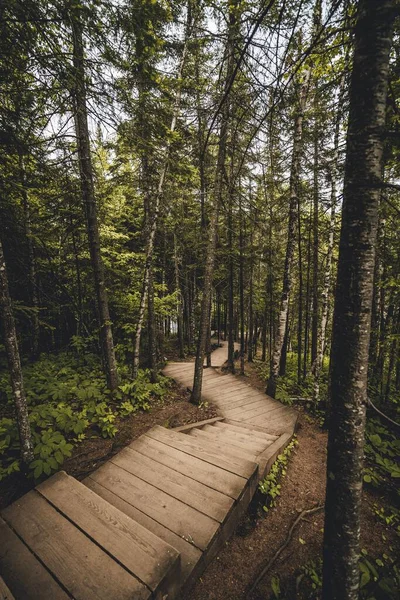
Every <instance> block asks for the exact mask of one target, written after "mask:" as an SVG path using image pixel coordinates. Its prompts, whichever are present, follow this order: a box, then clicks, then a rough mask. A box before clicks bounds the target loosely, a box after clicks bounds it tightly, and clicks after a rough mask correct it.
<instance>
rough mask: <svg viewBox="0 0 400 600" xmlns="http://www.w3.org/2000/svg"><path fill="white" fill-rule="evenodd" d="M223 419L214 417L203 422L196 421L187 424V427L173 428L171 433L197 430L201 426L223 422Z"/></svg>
mask: <svg viewBox="0 0 400 600" xmlns="http://www.w3.org/2000/svg"><path fill="white" fill-rule="evenodd" d="M223 420H224V417H214V418H213V419H206V420H205V421H197V422H196V423H188V424H187V425H181V426H180V427H173V428H172V431H177V432H179V431H190V430H191V429H197V428H198V427H202V426H203V425H209V424H210V423H216V422H217V421H223Z"/></svg>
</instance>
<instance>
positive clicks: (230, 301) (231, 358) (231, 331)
mask: <svg viewBox="0 0 400 600" xmlns="http://www.w3.org/2000/svg"><path fill="white" fill-rule="evenodd" d="M232 196H233V190H232V189H230V190H229V198H228V202H229V206H228V271H229V280H228V362H227V370H228V371H229V372H230V373H234V372H235V361H234V352H235V344H234V317H233V291H234V290H233V287H234V272H233V214H232V212H233V206H232V205H233V197H232Z"/></svg>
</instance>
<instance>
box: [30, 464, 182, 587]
mask: <svg viewBox="0 0 400 600" xmlns="http://www.w3.org/2000/svg"><path fill="white" fill-rule="evenodd" d="M36 489H37V491H38V492H39V493H40V494H42V496H44V497H45V498H46V500H48V501H49V502H51V504H52V505H53V506H54V507H55V508H56V509H57V510H58V511H60V512H61V513H63V514H64V515H65V516H66V517H67V518H68V519H69V520H70V521H72V522H73V523H75V524H76V525H77V526H78V527H79V528H80V529H81V530H82V531H84V533H85V534H87V535H88V536H89V537H90V538H91V539H93V540H94V541H95V542H96V543H97V544H98V545H99V546H101V547H102V548H103V549H104V550H105V551H106V552H108V554H110V555H111V556H112V557H113V558H115V559H117V560H118V562H119V563H121V564H122V565H123V566H124V567H125V568H126V569H127V570H128V571H130V572H131V573H132V575H134V576H135V577H136V578H137V579H139V580H140V581H141V582H142V583H144V584H145V585H146V586H147V587H148V588H150V589H151V590H152V591H153V592H162V593H164V594H167V593H168V582H170V581H173V580H174V578H175V575H176V572H177V571H178V568H179V565H178V563H179V554H178V552H177V551H176V550H175V548H172V547H171V546H170V545H169V544H166V543H165V542H164V541H163V540H160V539H159V538H158V537H156V536H155V535H154V534H152V533H151V532H149V531H148V530H147V529H145V528H144V527H142V526H141V525H139V524H138V523H136V522H135V521H132V519H130V518H129V517H128V516H126V515H125V514H124V513H122V512H121V511H119V510H117V509H116V508H115V507H114V506H112V505H111V504H109V503H108V502H106V501H105V500H104V499H103V498H100V497H99V496H97V494H95V493H94V492H92V491H91V490H89V489H88V488H87V487H86V486H84V485H83V484H82V483H80V482H79V481H77V480H76V479H74V478H73V477H69V476H68V475H67V474H66V473H65V472H63V471H61V472H59V473H57V474H56V475H54V476H53V477H51V478H50V479H48V480H47V481H45V482H44V483H42V484H40V485H39V486H38V487H37V488H36Z"/></svg>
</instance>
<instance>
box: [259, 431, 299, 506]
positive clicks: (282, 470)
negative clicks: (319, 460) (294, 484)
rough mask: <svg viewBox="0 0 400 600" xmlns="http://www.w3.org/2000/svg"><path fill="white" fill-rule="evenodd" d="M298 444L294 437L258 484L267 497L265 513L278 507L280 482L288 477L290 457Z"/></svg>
mask: <svg viewBox="0 0 400 600" xmlns="http://www.w3.org/2000/svg"><path fill="white" fill-rule="evenodd" d="M297 444H298V442H297V439H296V438H295V437H294V438H293V439H292V441H291V442H290V443H289V444H288V445H287V446H286V448H285V449H284V451H283V452H282V453H281V454H280V455H279V456H278V458H277V459H276V460H275V462H274V464H273V465H272V467H271V470H270V471H269V473H268V474H267V476H266V477H265V479H263V480H262V481H260V483H259V484H258V485H259V490H260V492H261V493H262V494H265V496H266V499H265V502H264V506H263V510H264V511H265V512H268V511H269V509H270V508H272V507H273V506H275V505H276V500H277V498H278V496H280V493H281V484H280V483H279V482H280V480H281V478H282V477H284V476H285V475H286V467H287V464H288V461H289V457H290V455H291V453H292V451H293V449H294V448H295V447H296V446H297Z"/></svg>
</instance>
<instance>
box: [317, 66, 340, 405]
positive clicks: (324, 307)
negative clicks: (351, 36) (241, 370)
mask: <svg viewBox="0 0 400 600" xmlns="http://www.w3.org/2000/svg"><path fill="white" fill-rule="evenodd" d="M344 87H345V76H344V75H343V76H342V79H341V82H340V89H339V104H338V111H337V114H336V123H335V133H334V141H333V157H332V164H331V196H330V204H331V212H330V219H329V237H328V251H327V254H326V262H325V270H324V285H323V289H322V294H321V322H320V325H319V330H318V336H317V353H316V356H315V360H314V361H313V362H312V367H311V370H312V373H313V375H314V384H313V400H314V402H318V401H319V378H320V374H321V369H322V363H323V359H324V350H325V339H326V329H327V325H328V311H329V295H330V291H331V281H332V257H333V246H334V235H335V222H336V205H337V183H338V175H339V173H338V171H339V141H340V123H341V120H342V102H343V94H344Z"/></svg>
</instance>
